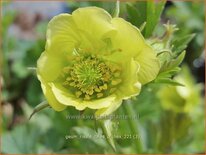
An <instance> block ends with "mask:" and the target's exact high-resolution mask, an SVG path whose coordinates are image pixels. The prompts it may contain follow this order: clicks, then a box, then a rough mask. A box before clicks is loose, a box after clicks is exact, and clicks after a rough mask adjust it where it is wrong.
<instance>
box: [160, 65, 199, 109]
mask: <svg viewBox="0 0 206 155" xmlns="http://www.w3.org/2000/svg"><path fill="white" fill-rule="evenodd" d="M175 80H176V81H178V82H180V83H181V84H183V85H184V86H166V87H162V88H161V90H160V91H159V92H158V96H159V99H160V101H161V104H162V106H163V108H165V109H167V110H172V111H174V112H183V113H184V112H186V113H187V112H191V111H193V110H194V108H195V106H196V105H197V104H200V103H201V102H202V101H201V90H202V84H196V83H195V80H194V78H193V76H192V75H191V73H190V72H189V68H188V67H187V66H183V67H182V73H181V74H179V75H178V76H177V77H176V78H175Z"/></svg>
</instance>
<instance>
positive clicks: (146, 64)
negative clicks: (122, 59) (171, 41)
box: [135, 45, 160, 84]
mask: <svg viewBox="0 0 206 155" xmlns="http://www.w3.org/2000/svg"><path fill="white" fill-rule="evenodd" d="M135 60H136V61H137V62H138V63H139V64H140V70H139V73H138V79H139V81H140V82H141V83H142V84H146V83H148V82H150V81H152V80H154V79H155V78H156V76H157V75H158V73H159V69H160V62H159V61H158V59H157V57H156V53H155V52H154V51H153V49H152V48H151V47H150V46H149V45H145V47H144V49H143V50H142V51H141V52H140V54H139V55H138V56H137V57H136V58H135Z"/></svg>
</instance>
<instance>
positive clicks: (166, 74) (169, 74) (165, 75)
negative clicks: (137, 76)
mask: <svg viewBox="0 0 206 155" xmlns="http://www.w3.org/2000/svg"><path fill="white" fill-rule="evenodd" d="M180 70H181V68H179V67H175V68H174V69H171V70H168V71H165V72H161V73H160V74H159V75H158V77H157V78H169V77H172V76H173V75H175V74H177V73H178V72H179V71H180Z"/></svg>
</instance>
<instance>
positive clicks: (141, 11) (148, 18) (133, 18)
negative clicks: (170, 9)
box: [126, 0, 166, 38]
mask: <svg viewBox="0 0 206 155" xmlns="http://www.w3.org/2000/svg"><path fill="white" fill-rule="evenodd" d="M165 2H166V1H165V0H162V1H160V2H154V1H147V2H146V1H145V2H144V1H141V2H139V1H138V2H136V3H135V4H132V3H128V4H127V5H126V8H127V12H128V17H129V21H130V22H131V23H132V24H134V25H135V26H137V27H138V28H140V27H141V25H142V24H143V23H144V22H146V23H147V24H146V27H145V30H144V31H143V35H144V36H145V37H147V38H148V37H150V36H151V35H152V33H153V31H154V28H155V27H156V25H157V23H158V21H159V18H160V16H161V13H162V10H163V8H164V5H165Z"/></svg>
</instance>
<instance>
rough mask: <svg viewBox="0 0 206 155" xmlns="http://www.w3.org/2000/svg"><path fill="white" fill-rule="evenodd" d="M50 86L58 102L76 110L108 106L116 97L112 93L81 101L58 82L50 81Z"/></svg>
mask: <svg viewBox="0 0 206 155" xmlns="http://www.w3.org/2000/svg"><path fill="white" fill-rule="evenodd" d="M51 87H52V91H53V93H54V95H55V97H56V99H57V100H58V101H59V102H60V103H62V104H64V105H67V106H74V107H75V108H76V109H77V110H84V109H85V108H90V109H100V108H105V107H108V106H110V105H111V104H112V102H113V101H114V100H115V98H116V97H115V96H114V95H112V96H108V97H106V98H102V99H98V100H92V101H83V100H80V99H77V98H76V97H75V96H74V95H72V94H71V93H67V91H65V88H63V87H61V86H60V85H58V84H54V83H52V84H51Z"/></svg>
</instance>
